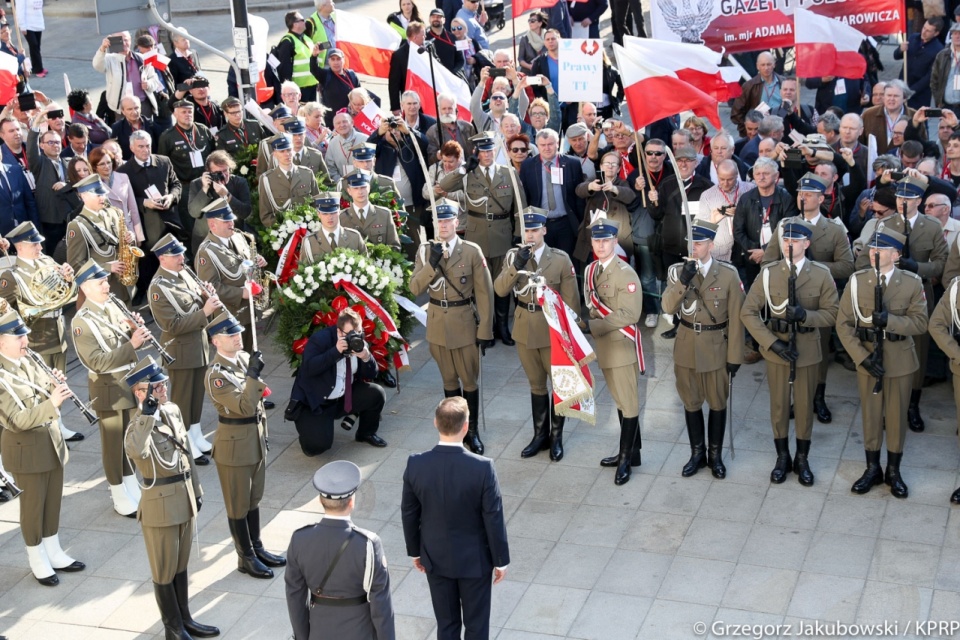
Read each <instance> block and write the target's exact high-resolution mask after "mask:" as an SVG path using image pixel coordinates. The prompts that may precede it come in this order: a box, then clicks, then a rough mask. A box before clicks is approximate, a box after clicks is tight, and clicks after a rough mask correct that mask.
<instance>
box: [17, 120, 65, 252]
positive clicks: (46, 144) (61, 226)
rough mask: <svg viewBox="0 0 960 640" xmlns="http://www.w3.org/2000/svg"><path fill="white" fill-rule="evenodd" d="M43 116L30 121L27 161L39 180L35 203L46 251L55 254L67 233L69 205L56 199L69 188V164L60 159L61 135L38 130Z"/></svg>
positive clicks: (62, 200)
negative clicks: (54, 251) (59, 193)
mask: <svg viewBox="0 0 960 640" xmlns="http://www.w3.org/2000/svg"><path fill="white" fill-rule="evenodd" d="M41 118H43V116H42V115H40V116H37V117H36V118H34V119H33V120H32V121H31V122H32V123H33V127H32V128H31V129H30V133H29V135H28V136H27V145H26V146H27V159H28V161H29V163H30V173H32V174H33V177H34V179H35V180H36V181H37V189H36V196H35V197H36V200H37V212H38V213H39V214H40V222H41V224H42V225H43V236H44V238H46V239H45V240H44V243H43V250H44V251H45V252H47V253H48V254H50V255H52V254H53V249H54V247H56V246H57V243H58V242H60V240H62V239H63V237H64V235H66V233H67V219H68V217H69V215H70V204H69V203H68V202H67V201H66V200H64V199H62V198H59V197H57V192H58V191H59V190H60V189H63V188H64V187H66V186H68V185H67V162H66V161H65V160H63V159H61V158H60V149H61V144H60V135H59V134H58V133H57V132H56V131H45V132H43V133H42V134H41V133H39V131H38V130H37V129H36V127H38V126H39V124H40V122H42V121H43V120H41Z"/></svg>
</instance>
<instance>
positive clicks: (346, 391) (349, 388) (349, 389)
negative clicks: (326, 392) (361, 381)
mask: <svg viewBox="0 0 960 640" xmlns="http://www.w3.org/2000/svg"><path fill="white" fill-rule="evenodd" d="M352 364H353V356H351V357H349V358H347V378H346V380H344V381H343V384H344V387H343V410H344V411H346V412H347V413H350V412H351V411H353V367H352V366H351V365H352Z"/></svg>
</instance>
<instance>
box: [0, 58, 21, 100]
mask: <svg viewBox="0 0 960 640" xmlns="http://www.w3.org/2000/svg"><path fill="white" fill-rule="evenodd" d="M16 96H17V57H16V56H12V55H10V54H9V53H3V52H0V104H7V103H8V102H10V101H11V100H13V99H14V98H15V97H16Z"/></svg>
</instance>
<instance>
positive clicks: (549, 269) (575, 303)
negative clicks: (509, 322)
mask: <svg viewBox="0 0 960 640" xmlns="http://www.w3.org/2000/svg"><path fill="white" fill-rule="evenodd" d="M517 251H519V249H517V248H516V247H515V248H513V249H510V251H508V252H507V257H506V258H505V259H504V261H503V268H502V269H501V270H500V274H499V275H497V279H496V281H495V282H494V283H493V287H494V290H495V291H496V293H497V295H498V296H502V297H507V296H509V295H511V293H513V292H515V291H522V290H523V289H524V288H526V291H524V292H523V293H522V294H519V293H518V294H517V309H516V312H515V313H514V320H513V339H514V340H516V341H517V342H519V343H520V344H522V345H523V346H525V347H526V348H527V349H544V348H549V347H550V327H549V325H547V319H546V318H545V317H544V315H543V308H542V307H541V306H540V305H539V304H538V303H537V289H536V287H529V288H527V285H528V283H529V278H528V277H527V276H525V275H520V274H519V273H518V272H517V269H516V267H514V266H513V260H514V256H515V255H516V253H517ZM533 262H534V257H533V255H531V257H530V260H529V261H528V262H527V264H526V266H525V267H524V270H526V271H537V270H539V271H540V275H541V276H542V277H543V280H544V282H545V283H546V285H547V286H548V287H550V288H551V289H553V290H554V291H556V292H557V293H559V294H560V297H561V298H563V301H564V303H566V305H567V306H568V307H570V310H571V311H573V312H574V313H575V314H577V315H578V316H579V315H580V293H579V292H578V291H577V275H576V272H575V271H574V270H573V263H572V262H571V261H570V256H568V255H567V254H566V252H565V251H561V250H560V249H554V248H552V247H547V246H544V247H543V253H542V254H541V255H540V262H539V264H537V266H536V269H535V268H534V266H533ZM530 305H533V307H532V308H534V309H535V310H534V311H530V308H531V307H530Z"/></svg>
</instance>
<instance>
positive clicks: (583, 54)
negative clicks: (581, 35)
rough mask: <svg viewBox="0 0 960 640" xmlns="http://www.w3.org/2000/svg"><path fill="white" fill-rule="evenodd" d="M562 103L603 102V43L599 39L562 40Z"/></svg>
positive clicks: (560, 89) (559, 95) (559, 58)
mask: <svg viewBox="0 0 960 640" xmlns="http://www.w3.org/2000/svg"><path fill="white" fill-rule="evenodd" d="M558 63H559V65H560V73H559V74H558V75H559V78H560V83H559V84H560V86H559V87H554V88H555V89H556V90H557V99H558V100H559V101H560V102H600V101H601V100H603V43H601V42H600V41H599V40H577V39H572V38H571V39H569V40H564V39H561V40H560V53H559V57H558Z"/></svg>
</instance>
